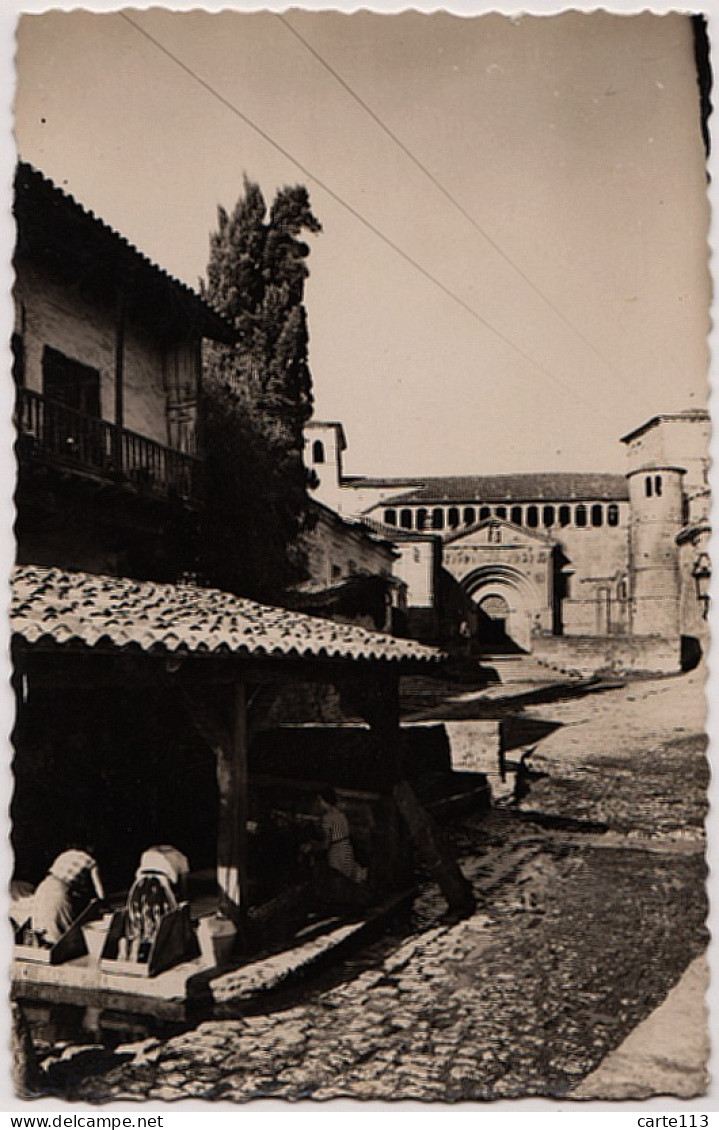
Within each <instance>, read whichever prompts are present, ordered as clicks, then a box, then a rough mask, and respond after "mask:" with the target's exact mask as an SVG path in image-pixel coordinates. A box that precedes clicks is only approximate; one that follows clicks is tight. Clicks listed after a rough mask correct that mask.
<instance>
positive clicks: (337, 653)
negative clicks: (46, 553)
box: [10, 565, 442, 664]
mask: <svg viewBox="0 0 719 1130" xmlns="http://www.w3.org/2000/svg"><path fill="white" fill-rule="evenodd" d="M11 585H12V604H11V614H10V616H11V629H12V632H13V633H14V634H15V635H16V636H19V637H21V638H22V639H24V640H26V641H27V642H28V643H31V644H42V643H49V644H55V645H72V644H80V645H84V646H85V647H90V648H94V647H100V648H102V647H107V646H108V645H109V646H111V647H112V648H130V649H133V648H134V649H138V650H140V651H144V652H159V653H163V652H165V653H166V652H170V653H179V654H194V655H200V654H206V655H207V654H209V655H221V654H226V655H229V654H231V655H238V656H257V657H275V658H276V657H294V658H298V657H299V658H312V659H342V660H375V661H385V662H392V663H403V662H409V663H413V664H414V663H417V662H420V663H432V662H438V661H439V660H440V659H441V658H442V653H441V652H439V651H435V650H434V649H433V648H429V647H423V646H422V645H421V644H417V643H414V642H412V641H408V640H399V639H395V638H394V637H393V636H388V635H385V634H384V633H380V632H369V631H366V630H365V629H363V628H358V627H355V626H354V625H350V624H338V623H336V622H334V621H332V620H324V619H321V618H319V617H315V616H308V615H306V614H304V613H301V612H293V611H289V610H288V609H285V608H277V607H272V606H269V605H264V604H258V603H257V602H256V601H253V600H247V599H245V598H243V597H238V596H233V595H232V594H231V593H226V592H220V591H219V590H218V589H204V588H198V587H196V586H194V585H188V584H179V585H168V584H157V583H155V582H154V581H136V580H132V579H130V578H127V577H109V576H97V575H95V574H91V573H79V572H78V573H75V572H72V573H70V572H65V571H64V570H62V569H58V568H53V567H50V566H40V565H19V566H16V567H15V569H14V570H13V573H12V577H11Z"/></svg>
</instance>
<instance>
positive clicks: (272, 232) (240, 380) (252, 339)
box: [198, 178, 322, 602]
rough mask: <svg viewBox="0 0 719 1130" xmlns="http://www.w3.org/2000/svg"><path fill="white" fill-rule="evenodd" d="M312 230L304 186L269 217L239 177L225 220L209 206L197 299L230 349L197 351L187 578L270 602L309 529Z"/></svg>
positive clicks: (290, 572)
mask: <svg viewBox="0 0 719 1130" xmlns="http://www.w3.org/2000/svg"><path fill="white" fill-rule="evenodd" d="M321 230H322V228H321V225H320V223H319V221H318V220H317V219H316V217H315V216H314V215H313V213H312V210H311V207H310V202H309V195H308V193H307V189H306V188H304V187H302V186H299V185H298V186H295V187H292V188H283V189H281V190H279V191H278V192H277V195H276V197H275V200H274V203H273V205H272V208H271V209H270V212H269V215H268V213H267V206H266V204H265V199H264V197H263V195H262V192H261V190H260V188H259V186H258V185H257V184H254V183H253V182H251V181H249V180H248V179H247V178H245V181H244V191H243V194H242V195H241V196H240V198H239V200H238V201H237V204H236V205H235V208H234V211H233V212H232V214H228V213H227V212H226V211H225V209H224V208H222V207H220V208H219V209H218V224H217V230H216V231H215V232H214V233H213V234H212V235H211V237H210V259H209V264H208V271H207V284H206V285H203V288H202V289H203V293H204V295H205V297H206V298H207V299H208V300H209V301H210V302H211V303H212V305H213V306H214V307H215V308H216V309H217V310H219V311H220V312H221V313H222V314H224V316H225V317H226V318H227V319H228V320H229V321H231V322H232V324H233V325H234V327H235V330H236V332H237V342H236V344H234V345H232V346H225V345H220V344H218V343H210V344H208V345H207V347H206V350H205V355H204V366H203V399H202V420H203V424H202V426H203V434H204V448H205V488H206V489H205V509H204V512H203V517H202V520H201V537H200V542H199V551H198V573H199V575H200V577H201V579H202V581H203V583H206V584H212V585H217V586H218V587H221V588H223V589H226V590H228V591H230V592H236V593H238V594H241V595H246V596H252V597H254V598H255V599H258V600H265V601H275V602H281V600H282V594H283V592H285V591H286V590H287V589H288V588H289V587H290V586H291V585H293V584H294V583H296V582H297V581H300V580H302V579H304V577H305V576H306V571H305V561H304V554H303V553H302V550H301V547H300V545H299V543H298V537H299V535H300V533H301V532H302V531H303V530H304V529H306V528H307V527H308V525H309V524H310V522H311V517H310V508H309V499H308V495H307V487H308V486H309V485H311V480H312V476H311V474H310V473H308V472H307V470H306V469H305V466H304V461H303V458H302V448H303V442H304V426H305V424H306V423H307V421H308V420H309V418H310V416H311V415H312V377H311V374H310V367H309V361H308V347H309V332H308V327H307V313H306V310H305V307H304V302H303V299H304V286H305V280H306V279H307V277H308V275H309V271H308V269H307V264H306V259H307V256H308V255H309V247H308V245H307V243H306V242H304V240H303V239H302V238H301V237H302V235H303V233H304V232H310V233H318V232H320V231H321Z"/></svg>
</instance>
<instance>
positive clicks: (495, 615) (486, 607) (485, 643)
mask: <svg viewBox="0 0 719 1130" xmlns="http://www.w3.org/2000/svg"><path fill="white" fill-rule="evenodd" d="M511 611H512V610H511V607H510V605H509V602H508V601H507V600H506V599H505V597H504V596H502V595H501V594H500V593H489V594H488V595H486V596H483V597H482V598H481V599H480V600H479V601H478V602H477V637H478V640H479V643H480V646H481V649H482V651H484V652H489V653H492V652H493V653H499V654H508V653H511V652H522V651H524V648H522V647H520V646H519V644H518V643H517V642H516V640H514V639H513V638H512V636H511V635H510V634H509V631H508V625H509V620H510V613H511Z"/></svg>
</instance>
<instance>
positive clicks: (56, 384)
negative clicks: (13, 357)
mask: <svg viewBox="0 0 719 1130" xmlns="http://www.w3.org/2000/svg"><path fill="white" fill-rule="evenodd" d="M42 389H43V393H44V395H45V398H46V399H47V400H54V401H55V403H56V404H64V405H65V407H66V408H72V409H73V410H74V411H75V412H82V414H83V415H84V416H95V417H99V415H100V373H99V371H98V370H97V369H93V368H92V367H91V366H90V365H83V364H82V363H81V362H80V361H74V360H73V359H72V358H71V357H66V356H65V355H64V353H59V352H58V350H57V349H51V348H50V346H49V345H46V346H45V349H44V351H43V355H42Z"/></svg>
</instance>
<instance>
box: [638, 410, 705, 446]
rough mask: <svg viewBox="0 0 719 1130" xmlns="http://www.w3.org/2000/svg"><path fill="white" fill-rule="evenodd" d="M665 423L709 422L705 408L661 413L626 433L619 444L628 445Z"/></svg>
mask: <svg viewBox="0 0 719 1130" xmlns="http://www.w3.org/2000/svg"><path fill="white" fill-rule="evenodd" d="M667 421H669V422H672V423H676V422H677V421H679V423H691V424H697V423H699V424H702V423H707V422H708V421H709V413H708V411H707V410H706V408H684V409H683V410H682V411H681V412H661V413H660V414H659V415H658V416H652V417H651V419H650V420H645V422H644V423H643V424H640V425H639V427H638V428H634V429H633V430H632V431H631V432H627V434H626V435H625V436H622V437H621V439H620V441H619V442H620V443H629V442H630V441H631V440H633V439H636V438H637V436H640V435H641V434H642V433H643V432H648V431H649V429H650V428H655V427H656V426H657V424H662V423H665V422H667Z"/></svg>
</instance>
